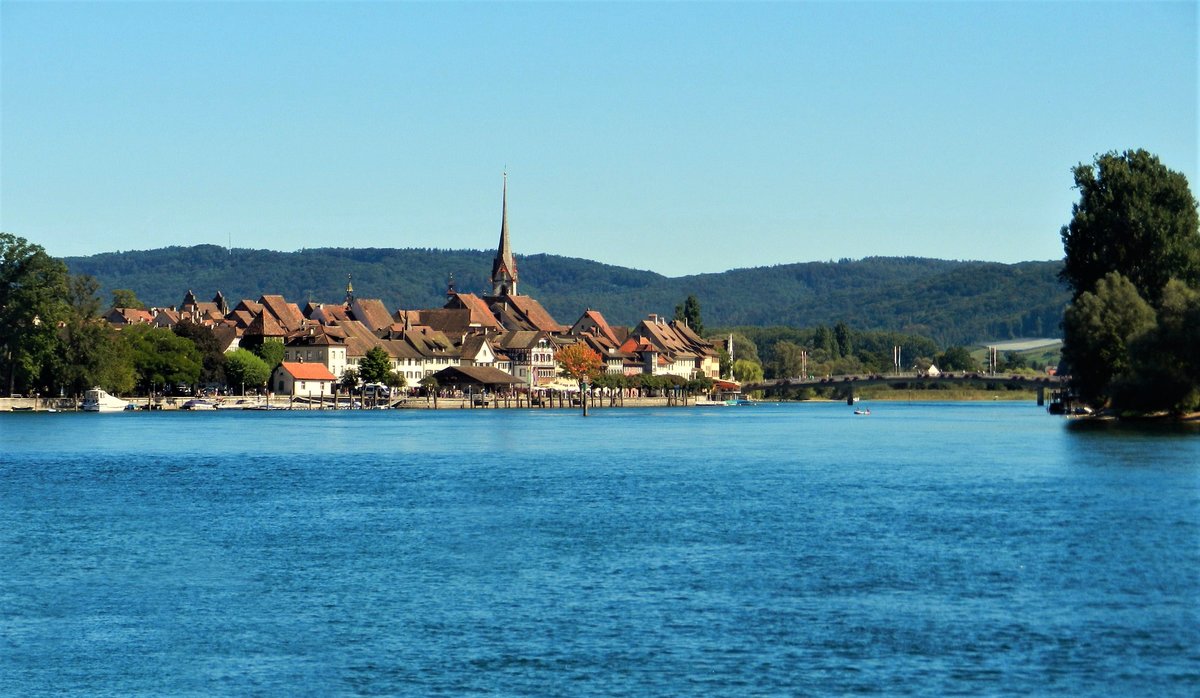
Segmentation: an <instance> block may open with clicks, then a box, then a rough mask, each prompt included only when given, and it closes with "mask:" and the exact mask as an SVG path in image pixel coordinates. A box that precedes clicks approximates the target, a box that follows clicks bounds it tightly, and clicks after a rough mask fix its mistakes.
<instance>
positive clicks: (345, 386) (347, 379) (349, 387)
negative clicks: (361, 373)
mask: <svg viewBox="0 0 1200 698" xmlns="http://www.w3.org/2000/svg"><path fill="white" fill-rule="evenodd" d="M338 382H339V383H340V384H341V386H342V390H345V391H347V392H354V390H355V389H357V388H358V382H359V379H358V371H357V370H355V369H353V368H348V369H346V370H345V371H344V372H343V373H342V379H341V380H340V381H338Z"/></svg>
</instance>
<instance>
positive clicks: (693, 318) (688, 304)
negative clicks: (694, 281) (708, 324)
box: [675, 294, 704, 334]
mask: <svg viewBox="0 0 1200 698" xmlns="http://www.w3.org/2000/svg"><path fill="white" fill-rule="evenodd" d="M675 319H676V320H681V321H683V322H685V323H686V324H687V326H688V327H690V328H691V329H692V331H693V332H695V333H696V334H703V333H704V320H703V319H701V318H700V300H699V299H697V298H696V296H695V294H689V295H688V297H687V300H685V301H684V302H683V304H682V305H677V306H675Z"/></svg>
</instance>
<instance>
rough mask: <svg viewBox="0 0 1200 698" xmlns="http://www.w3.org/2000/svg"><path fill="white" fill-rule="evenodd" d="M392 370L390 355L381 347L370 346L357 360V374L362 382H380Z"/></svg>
mask: <svg viewBox="0 0 1200 698" xmlns="http://www.w3.org/2000/svg"><path fill="white" fill-rule="evenodd" d="M391 372H392V357H390V356H388V353H387V350H385V349H384V348H383V347H371V348H370V349H368V350H367V353H366V355H365V356H363V358H362V361H359V362H358V375H359V377H360V378H362V381H363V383H382V382H384V381H385V380H387V377H388V374H389V373H391Z"/></svg>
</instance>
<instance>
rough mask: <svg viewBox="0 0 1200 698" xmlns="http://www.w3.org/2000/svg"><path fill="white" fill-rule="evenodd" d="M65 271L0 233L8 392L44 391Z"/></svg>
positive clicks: (0, 319) (62, 309)
mask: <svg viewBox="0 0 1200 698" xmlns="http://www.w3.org/2000/svg"><path fill="white" fill-rule="evenodd" d="M66 297H67V267H66V265H65V264H63V263H62V262H61V261H60V260H57V259H54V258H53V257H50V256H49V255H47V254H46V251H45V250H44V249H42V247H41V246H40V245H35V244H33V243H30V242H29V241H28V240H26V239H24V238H19V237H17V236H15V235H11V234H9V233H0V371H2V373H0V375H2V376H3V379H4V382H5V388H7V392H8V393H10V394H11V393H12V392H14V391H16V392H21V391H29V390H31V389H45V388H46V387H48V386H47V383H46V381H45V380H43V377H42V375H41V374H42V372H43V369H44V368H46V367H47V366H49V365H50V364H51V362H53V360H54V354H55V350H56V341H57V337H56V326H57V324H58V322H59V321H60V320H62V319H63V318H64V317H65V316H66V313H67V305H66V303H65V302H64V300H63V299H64V298H66Z"/></svg>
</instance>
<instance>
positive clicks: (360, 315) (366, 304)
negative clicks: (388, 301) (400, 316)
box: [350, 298, 392, 331]
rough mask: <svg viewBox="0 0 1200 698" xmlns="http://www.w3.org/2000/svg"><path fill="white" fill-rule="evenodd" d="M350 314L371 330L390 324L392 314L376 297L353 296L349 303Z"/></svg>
mask: <svg viewBox="0 0 1200 698" xmlns="http://www.w3.org/2000/svg"><path fill="white" fill-rule="evenodd" d="M350 315H351V316H352V317H353V319H355V320H358V321H359V322H361V323H362V324H364V325H366V326H367V327H370V328H371V330H373V331H379V330H381V329H383V328H385V327H387V326H388V325H390V324H392V314H391V313H389V312H388V309H387V306H385V305H384V304H383V301H381V300H380V299H378V298H355V299H354V302H353V303H351V304H350Z"/></svg>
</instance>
